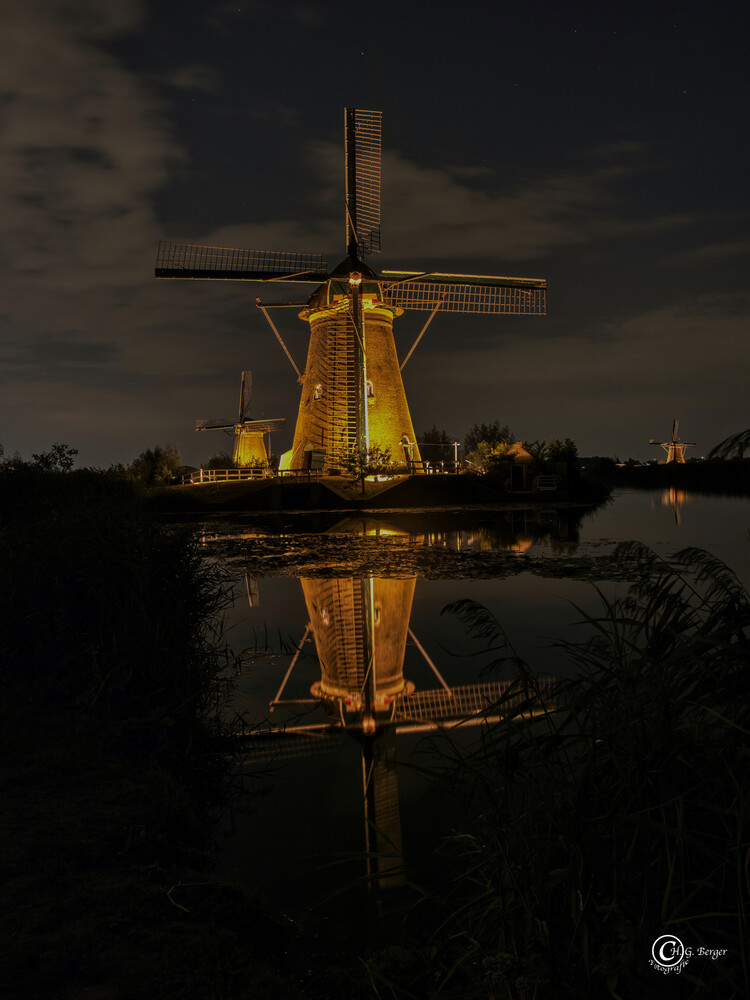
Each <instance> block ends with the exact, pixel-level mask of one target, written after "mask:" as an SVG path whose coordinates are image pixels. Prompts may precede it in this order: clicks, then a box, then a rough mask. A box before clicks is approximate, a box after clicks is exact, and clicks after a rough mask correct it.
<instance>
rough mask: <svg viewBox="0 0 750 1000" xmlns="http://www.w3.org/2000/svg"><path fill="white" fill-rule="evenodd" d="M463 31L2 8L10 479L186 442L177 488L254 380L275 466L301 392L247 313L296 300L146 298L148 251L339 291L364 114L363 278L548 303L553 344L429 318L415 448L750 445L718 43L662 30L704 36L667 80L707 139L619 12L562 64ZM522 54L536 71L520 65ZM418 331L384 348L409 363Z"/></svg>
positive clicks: (165, 287) (294, 9) (564, 49)
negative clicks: (399, 272) (215, 418)
mask: <svg viewBox="0 0 750 1000" xmlns="http://www.w3.org/2000/svg"><path fill="white" fill-rule="evenodd" d="M438 6H440V5H438ZM657 6H658V5H657ZM453 13H454V9H453V8H447V7H445V8H441V9H440V10H435V11H433V14H434V15H435V16H433V18H432V20H431V21H430V25H431V31H433V29H434V32H433V34H432V35H431V41H430V43H429V45H427V44H426V42H425V34H424V32H425V23H424V20H423V18H422V17H421V16H417V13H416V9H415V10H414V11H412V10H411V9H410V8H405V9H404V10H403V11H402V12H401V15H400V17H399V19H397V20H398V23H395V22H393V23H391V24H390V26H389V27H388V30H386V31H385V32H384V33H382V35H380V36H378V39H377V44H375V43H374V36H373V34H372V31H371V30H370V28H371V26H372V25H374V24H376V23H377V18H376V15H375V12H373V11H370V10H368V11H360V10H359V9H356V8H353V9H352V10H351V11H348V12H347V13H346V15H345V16H341V15H340V12H339V11H338V9H337V8H336V7H335V6H334V5H332V4H330V5H329V4H316V3H309V4H306V3H299V4H291V5H277V6H276V7H273V6H270V5H266V4H261V3H257V2H253V3H249V4H246V3H242V2H241V0H238V2H236V3H231V4H230V3H227V4H220V3H212V4H210V5H204V4H201V3H198V2H195V0H186V2H185V4H184V5H183V6H182V7H181V9H180V15H179V16H177V17H175V16H173V15H172V13H171V12H167V9H166V7H164V6H161V5H157V4H155V3H148V2H145V0H144V2H142V3H139V2H135V0H109V2H107V3H98V2H95V0H69V2H60V0H39V2H35V3H33V4H30V3H28V2H21V0H6V3H5V4H4V5H3V12H2V18H3V25H2V27H3V33H4V41H5V43H6V44H5V46H4V58H3V60H2V62H0V216H1V217H2V219H3V236H4V240H3V245H2V251H1V252H2V271H1V272H0V280H1V281H2V300H1V301H2V308H3V317H2V318H1V319H0V337H1V338H2V343H0V351H1V352H2V353H0V357H1V358H2V360H3V364H4V369H5V372H6V380H5V384H4V388H3V393H2V398H1V399H0V420H2V426H3V428H4V430H3V437H2V440H3V444H4V445H5V447H6V450H11V451H12V450H15V448H19V449H20V450H21V451H23V452H25V453H27V454H28V453H30V452H31V451H39V450H41V449H43V448H46V447H48V446H49V444H50V443H51V442H52V441H53V440H60V439H63V438H64V439H66V440H68V442H69V443H70V444H72V445H73V446H75V447H78V448H79V450H80V458H81V460H82V461H83V462H94V463H96V464H107V463H108V462H109V461H117V460H129V459H130V458H132V457H133V456H134V455H135V454H137V453H138V451H140V450H142V449H143V448H144V447H146V446H149V445H152V444H154V443H156V442H159V441H161V442H165V441H167V440H176V441H178V443H179V444H180V447H181V448H182V449H183V452H184V454H185V455H186V457H188V458H193V460H197V459H198V458H199V457H201V455H203V457H205V455H206V454H207V453H208V449H210V448H211V444H210V442H207V441H206V440H205V436H204V437H203V438H202V439H198V438H197V437H196V436H195V435H194V434H193V432H192V427H193V426H194V421H195V419H196V417H200V416H211V415H214V414H221V413H222V412H226V411H227V409H228V402H227V400H228V399H229V398H230V397H231V398H233V397H234V394H235V392H236V377H237V373H238V372H239V371H240V370H242V369H243V368H252V369H253V372H254V386H255V388H254V393H255V395H254V400H257V404H258V406H259V407H262V408H263V409H264V410H265V412H266V413H271V412H272V413H273V415H274V416H287V418H288V427H289V435H291V426H292V424H293V418H294V415H295V407H296V404H297V400H298V388H297V385H296V380H295V378H294V376H293V374H291V373H290V371H291V370H290V367H289V365H288V362H287V361H286V359H285V358H284V356H283V354H282V352H281V350H280V348H279V347H278V345H277V344H276V342H275V340H274V338H273V336H272V334H271V333H270V332H269V331H268V329H267V327H266V325H265V322H264V320H263V318H262V316H261V315H260V314H259V313H258V311H257V310H256V309H255V308H254V299H255V295H256V294H261V295H262V296H263V297H264V298H266V299H268V298H270V297H273V298H276V299H282V298H286V299H287V300H289V299H293V300H296V299H297V298H299V297H300V296H301V290H300V289H298V288H296V287H292V288H287V287H285V286H275V287H273V289H269V288H267V287H262V288H258V287H257V286H253V285H248V286H244V285H243V284H242V283H233V282H217V283H212V282H179V281H174V282H156V281H154V279H153V264H154V258H155V248H156V245H157V243H158V241H159V240H160V239H162V238H170V239H180V238H186V239H189V240H191V241H194V242H198V243H210V244H214V245H219V246H238V247H249V248H260V249H284V250H292V251H295V250H297V251H320V252H322V253H323V254H324V255H325V256H326V257H327V258H328V260H329V261H330V262H331V263H332V264H335V263H337V262H338V261H339V260H340V259H341V258H342V257H343V255H344V181H343V159H344V156H343V139H342V136H341V119H342V115H341V106H343V105H344V104H349V105H352V104H357V105H358V106H361V107H374V108H383V109H384V111H385V116H384V137H385V153H384V157H383V246H384V253H383V255H382V256H381V257H379V258H375V259H374V260H373V264H374V266H376V267H378V266H382V267H389V266H391V267H397V266H399V265H403V266H405V267H411V266H413V267H418V266H420V265H422V264H424V265H426V266H437V265H438V264H440V265H442V266H443V267H444V268H445V269H448V268H450V269H453V270H456V271H459V272H473V271H481V272H487V273H510V274H525V275H530V276H537V275H539V276H545V277H547V278H548V279H549V283H550V299H549V301H550V315H549V317H548V318H547V319H546V320H539V321H530V320H525V319H506V318H502V317H500V318H495V317H491V318H487V317H473V316H468V317H464V316H458V317H456V316H452V317H447V316H438V317H437V318H436V320H435V322H434V323H433V325H432V327H431V328H430V330H429V331H428V334H427V335H426V337H425V340H424V342H423V343H422V344H421V345H420V347H419V349H418V350H417V353H416V354H415V356H414V358H413V360H412V361H410V363H409V365H408V367H407V369H406V371H405V374H406V383H407V392H408V394H409V399H410V404H411V406H412V408H413V413H414V418H415V423H416V424H417V425H418V426H421V427H427V426H431V425H432V424H433V423H438V424H441V423H445V424H446V427H447V428H448V429H449V430H450V433H452V434H455V435H457V436H462V435H463V433H464V431H465V429H466V428H467V427H468V426H470V425H471V424H472V423H474V422H476V421H477V420H483V419H484V420H493V419H495V418H498V419H501V420H502V421H503V422H508V423H510V424H511V426H512V427H513V428H514V430H515V431H516V433H517V434H519V435H520V436H524V437H530V438H534V437H549V436H552V435H554V436H565V435H569V436H572V437H574V438H575V439H576V440H577V441H578V442H579V447H581V449H582V450H583V451H584V452H599V453H606V452H614V451H618V452H620V453H633V454H641V455H645V454H646V453H647V450H648V449H647V445H645V442H646V441H647V440H648V437H649V436H654V435H658V434H659V433H661V432H660V430H659V421H660V420H661V421H662V422H663V423H664V424H665V426H667V425H671V420H672V418H673V417H674V416H675V415H677V416H680V417H681V419H682V421H683V423H682V425H681V426H683V427H684V428H685V432H686V434H689V435H690V437H691V439H694V440H702V435H706V436H708V437H709V442H708V443H715V441H711V440H710V435H711V434H712V433H713V436H714V437H715V439H716V440H718V439H719V438H720V437H722V436H725V434H726V433H730V432H731V431H733V430H736V429H739V428H741V427H742V426H746V413H745V412H744V411H745V409H746V406H745V403H744V400H745V397H746V389H745V387H744V385H743V372H745V371H746V369H747V361H748V360H749V358H748V348H747V337H746V334H745V330H746V328H747V319H748V315H747V314H748V301H747V298H746V297H745V295H746V265H745V262H744V261H745V257H746V255H747V253H748V250H750V244H748V242H747V240H746V239H745V236H744V229H745V222H744V220H746V217H747V212H748V210H749V209H748V206H747V205H746V204H744V205H743V203H742V197H743V187H742V186H741V185H738V184H737V183H734V184H732V183H731V180H732V178H734V179H735V180H736V178H740V177H742V176H743V171H744V170H745V167H746V162H745V154H744V153H743V151H742V150H741V149H740V148H739V147H738V144H737V143H736V141H735V140H733V139H732V138H731V136H730V134H729V132H726V129H725V127H724V126H725V124H726V123H731V122H734V123H735V126H736V121H737V120H738V119H737V116H736V115H732V114H730V110H731V109H728V108H727V105H728V104H731V103H732V101H733V100H734V98H732V96H731V95H732V91H730V90H729V89H727V87H728V84H729V82H731V81H730V80H729V78H728V77H727V76H726V73H731V72H734V71H733V70H732V66H733V63H732V61H731V59H729V58H728V55H727V53H726V51H725V49H726V46H727V45H728V44H730V42H731V41H732V39H727V38H726V37H725V36H724V35H722V34H721V33H719V35H717V36H716V38H714V39H713V41H712V36H711V34H710V32H711V31H712V30H713V27H712V25H713V23H714V22H713V20H710V23H709V22H704V21H703V20H701V19H699V18H697V16H696V17H693V15H690V14H689V12H682V14H681V16H680V24H681V31H683V32H686V33H687V32H688V31H689V30H691V26H692V30H693V35H691V36H690V38H691V41H690V44H689V45H688V44H687V43H686V45H685V50H684V51H685V52H693V51H695V52H699V53H700V54H701V60H702V62H701V63H700V65H699V64H698V63H696V62H695V60H693V59H686V58H685V59H683V57H682V56H680V60H679V71H680V73H681V74H682V73H684V74H688V73H692V74H696V73H698V71H699V70H700V74H701V80H702V81H704V82H703V91H702V94H703V97H702V100H703V102H704V105H705V109H706V110H705V112H704V113H703V116H702V118H701V116H700V113H699V112H700V105H699V104H697V103H693V104H691V105H690V107H689V108H688V107H687V106H685V105H684V103H679V104H678V103H674V102H676V101H677V100H678V97H679V101H680V102H683V100H684V97H683V95H682V94H681V90H682V89H686V88H678V87H677V84H676V83H674V81H671V82H670V79H671V78H670V73H672V72H673V67H672V68H670V66H671V65H672V64H668V63H665V64H664V65H662V63H663V61H664V58H665V57H664V51H666V50H660V39H661V35H660V34H659V32H660V31H661V30H662V28H663V25H662V24H661V21H662V16H661V15H660V14H659V15H658V16H657V13H653V12H652V13H649V14H648V18H647V20H648V24H649V25H650V28H649V32H648V45H647V46H645V45H644V53H645V55H646V57H647V65H645V66H644V67H643V70H642V71H641V70H636V69H634V67H637V66H638V63H637V61H636V59H635V56H636V54H637V49H638V41H639V38H640V37H641V33H642V27H639V21H638V17H637V15H636V13H634V12H633V11H632V10H630V9H629V17H628V22H627V25H623V28H622V30H623V32H625V31H629V32H630V34H629V35H628V38H627V42H626V40H625V39H622V40H619V39H618V40H617V41H616V42H613V40H612V39H611V38H610V37H609V34H607V36H606V39H605V36H604V34H601V32H604V31H605V28H604V27H603V26H602V25H600V24H599V22H600V20H601V21H602V23H604V22H607V20H608V17H609V15H608V14H606V12H605V11H604V9H603V8H602V9H601V10H599V9H598V10H597V16H596V19H595V20H594V21H590V20H587V19H582V20H581V24H582V25H583V24H584V21H585V31H584V27H581V32H579V34H578V35H577V36H576V38H575V40H574V37H573V34H572V33H571V31H572V29H571V28H570V25H568V26H567V28H565V25H564V23H563V22H564V21H565V16H563V12H562V10H557V9H555V11H553V12H552V15H551V21H550V22H547V21H545V22H544V23H542V24H539V25H530V22H529V18H530V17H531V14H530V13H524V11H523V10H521V9H520V8H519V9H518V10H516V9H513V10H508V11H505V12H504V13H503V15H502V19H503V23H502V27H503V29H504V31H503V33H502V34H500V33H498V32H497V31H496V30H494V29H495V28H497V23H496V20H493V18H494V15H487V13H486V12H484V13H483V23H485V22H486V28H487V30H486V31H485V32H474V33H472V35H471V37H470V38H469V37H463V36H462V38H461V39H457V38H456V37H455V35H456V32H455V27H454V25H455V19H454V18H453V17H450V18H448V17H446V15H447V14H451V15H452V14H453ZM439 15H442V19H441V16H439ZM605 15H606V16H605ZM552 22H554V23H552ZM530 26H531V27H538V29H539V30H538V31H535V33H534V35H533V38H534V45H533V46H531V45H529V46H527V47H519V43H518V38H524V39H526V38H530V37H531V35H529V34H528V33H527V34H524V33H523V30H527V29H528V28H529V27H530ZM628 26H630V27H628ZM563 28H565V30H564V31H563ZM607 30H608V29H607ZM665 30H666V29H665ZM670 30H672V29H670ZM717 30H718V29H717ZM597 32H599V33H600V34H597ZM581 33H583V34H585V35H586V39H587V40H586V41H585V42H584V41H583V40H582V39H581V37H580V35H581ZM548 35H549V37H547V36H548ZM363 39H366V41H367V44H365V42H364V41H363ZM597 39H598V40H599V41H600V42H601V41H606V42H607V44H606V46H605V47H604V49H605V50H606V53H609V57H611V66H608V64H607V62H606V58H605V56H604V55H602V54H601V52H599V50H598V49H597ZM670 39H671V36H670ZM661 40H662V41H663V39H661ZM699 41H700V42H701V44H700V45H698V42H699ZM719 41H720V42H721V45H718V42H719ZM359 42H362V44H359ZM670 44H672V42H671V41H670ZM674 44H675V45H677V43H674ZM678 48H679V45H678ZM669 51H671V50H669ZM680 51H682V50H680ZM717 52H718V53H722V56H721V58H722V60H724V61H722V62H721V63H720V62H719V61H718V60H717V57H716V53H717ZM490 56H491V57H492V58H490ZM595 57H596V58H595ZM696 67H697V68H696ZM701 67H702V68H701ZM710 67H713V68H714V69H715V70H716V74H717V81H718V82H717V83H716V84H712V83H711V78H710V74H708V68H710ZM624 69H628V71H629V73H628V74H625V73H624ZM648 80H654V81H657V82H658V84H659V85H658V87H657V88H656V89H655V90H653V92H652V93H649V92H648V89H647V88H646V86H645V82H644V81H648ZM516 84H519V85H518V86H516ZM712 87H713V88H714V89H711V88H712ZM678 90H679V91H680V93H679V95H678V96H675V95H677V92H678ZM673 91H674V95H673ZM670 102H672V103H670ZM714 112H715V113H714ZM722 123H724V124H722ZM722 130H723V131H722ZM725 132H726V135H725ZM701 137H702V138H701ZM722 137H724V138H722ZM722 143H723V144H724V146H722ZM709 146H710V149H709V148H708V147H709ZM730 146H731V148H732V156H731V157H730V156H728V155H724V156H722V155H721V149H722V148H725V147H726V148H729V147H730ZM735 147H737V148H735ZM170 193H172V194H173V197H172V198H171V200H169V212H166V210H165V209H164V205H165V204H166V200H167V197H166V196H167V195H168V194H170ZM743 213H744V214H743ZM167 220H168V221H167ZM307 291H308V292H309V291H310V290H309V289H307ZM303 294H304V293H303ZM424 318H425V317H424V316H423V315H421V314H412V315H409V314H407V315H405V316H404V317H402V318H401V319H399V320H398V321H397V324H396V329H397V340H398V343H399V346H400V347H403V349H406V348H408V346H409V344H410V343H411V340H412V339H413V337H414V336H416V332H418V330H419V328H420V327H421V324H422V322H423V320H424ZM279 324H280V326H281V328H282V332H283V335H284V336H285V338H288V340H289V343H290V346H291V348H292V350H293V353H294V354H295V357H296V358H297V360H298V362H300V363H302V362H303V359H304V354H305V347H306V338H305V327H304V325H303V324H302V322H301V321H299V320H298V319H297V318H296V316H295V315H294V310H289V311H288V312H284V313H281V314H280V316H279ZM40 399H43V400H44V401H45V406H44V408H41V407H39V405H38V400H40ZM712 408H713V411H716V412H715V413H714V414H713V415H712ZM691 410H692V411H693V412H694V413H696V414H700V420H701V422H702V426H701V427H691V426H690V413H691ZM718 411H720V413H719V412H718ZM732 421H736V422H737V427H734V426H731V422H732ZM727 424H729V425H728V426H727ZM720 425H721V426H720ZM7 428H13V432H12V435H11V436H9V433H8V430H7ZM201 449H203V450H202V451H201Z"/></svg>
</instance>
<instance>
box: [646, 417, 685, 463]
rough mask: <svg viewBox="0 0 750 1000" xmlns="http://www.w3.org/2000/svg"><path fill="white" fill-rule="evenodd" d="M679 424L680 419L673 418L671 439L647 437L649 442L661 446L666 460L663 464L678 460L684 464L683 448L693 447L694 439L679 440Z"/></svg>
mask: <svg viewBox="0 0 750 1000" xmlns="http://www.w3.org/2000/svg"><path fill="white" fill-rule="evenodd" d="M679 426H680V421H679V420H677V419H675V421H674V423H673V424H672V440H671V441H657V440H656V439H655V438H649V441H648V443H649V444H658V445H659V447H660V448H663V449H664V451H666V453H667V461H666V462H665V465H668V464H669V463H670V462H678V463H680V464H681V465H684V464H685V449H686V448H695V441H680V437H679V434H678V428H679Z"/></svg>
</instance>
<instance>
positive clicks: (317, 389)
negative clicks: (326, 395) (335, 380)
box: [313, 382, 323, 399]
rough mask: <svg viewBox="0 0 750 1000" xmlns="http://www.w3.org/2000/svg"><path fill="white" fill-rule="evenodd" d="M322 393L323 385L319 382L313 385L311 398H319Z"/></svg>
mask: <svg viewBox="0 0 750 1000" xmlns="http://www.w3.org/2000/svg"><path fill="white" fill-rule="evenodd" d="M322 395H323V386H322V385H321V383H320V382H318V384H317V385H316V386H315V392H314V393H313V399H320V398H321V397H322Z"/></svg>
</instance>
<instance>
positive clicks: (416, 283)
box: [383, 271, 547, 316]
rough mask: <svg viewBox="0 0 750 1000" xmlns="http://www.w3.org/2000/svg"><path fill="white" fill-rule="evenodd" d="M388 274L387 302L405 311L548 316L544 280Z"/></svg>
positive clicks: (464, 275)
mask: <svg viewBox="0 0 750 1000" xmlns="http://www.w3.org/2000/svg"><path fill="white" fill-rule="evenodd" d="M408 274H409V272H402V271H384V272H383V277H384V278H385V279H386V280H387V279H390V278H391V277H392V276H393V277H394V279H395V280H393V281H392V282H391V283H389V284H385V283H384V284H383V300H384V302H386V303H387V304H388V305H392V306H400V307H401V308H402V309H434V308H435V306H437V305H439V306H440V308H441V310H443V311H444V312H461V313H495V314H501V315H505V316H544V315H546V312H547V283H546V281H545V280H544V279H543V278H502V277H493V276H492V275H478V274H415V276H414V278H410V277H402V275H404V276H405V275H408Z"/></svg>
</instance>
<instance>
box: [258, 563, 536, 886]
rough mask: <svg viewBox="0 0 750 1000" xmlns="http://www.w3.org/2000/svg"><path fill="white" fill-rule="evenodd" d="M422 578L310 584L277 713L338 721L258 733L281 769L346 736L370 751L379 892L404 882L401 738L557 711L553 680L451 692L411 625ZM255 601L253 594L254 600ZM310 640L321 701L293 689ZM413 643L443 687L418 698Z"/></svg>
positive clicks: (365, 772)
mask: <svg viewBox="0 0 750 1000" xmlns="http://www.w3.org/2000/svg"><path fill="white" fill-rule="evenodd" d="M416 579H417V578H416V576H412V577H408V578H401V579H398V578H383V577H374V576H365V577H343V578H342V577H338V578H320V577H315V578H310V577H308V578H303V579H302V580H301V584H302V590H303V593H304V599H305V604H306V608H307V612H308V615H309V620H308V624H307V626H306V628H305V633H304V635H303V637H302V640H301V641H300V643H299V644H298V646H297V649H296V652H295V654H294V657H293V658H292V661H291V663H290V665H289V668H288V669H287V672H286V675H285V677H284V678H283V680H282V682H281V685H280V686H279V689H278V691H277V692H276V695H275V697H274V698H273V699H272V701H271V709H272V710H273V709H275V708H277V707H279V706H286V707H292V708H298V709H303V708H310V707H311V706H313V705H320V706H322V707H323V708H324V709H325V710H326V712H327V714H328V716H329V721H328V722H327V723H317V724H313V725H304V724H302V725H300V724H297V725H290V726H285V727H279V728H277V729H274V728H271V729H266V730H263V731H258V732H256V733H255V734H254V738H253V740H252V741H251V745H250V747H249V751H248V752H249V754H250V757H251V759H258V760H269V759H270V760H272V761H273V760H282V759H284V758H288V757H290V756H299V755H307V754H312V753H316V752H321V751H326V750H329V749H331V748H332V747H331V744H332V743H333V742H335V741H336V740H337V739H341V738H343V737H344V736H345V735H346V736H349V737H352V738H354V739H356V740H357V741H358V742H359V743H360V745H361V748H362V749H361V757H362V801H363V811H364V828H365V856H366V863H367V875H368V881H369V885H370V886H371V887H372V888H375V887H380V888H384V887H391V886H396V885H398V884H400V883H401V882H402V881H403V857H402V846H401V844H402V842H401V820H400V813H399V795H398V778H397V754H396V746H395V742H396V741H395V740H393V739H392V737H393V736H398V735H400V734H407V733H427V732H429V731H434V730H437V729H440V728H451V727H456V726H472V725H483V724H491V723H493V722H497V721H498V720H499V719H500V718H501V717H506V718H507V717H508V716H511V717H515V716H517V715H520V714H521V713H523V715H525V716H528V715H530V714H537V713H541V712H542V711H544V710H545V708H546V709H549V707H550V705H551V701H550V699H551V696H552V678H545V679H543V680H542V682H541V684H540V685H539V686H537V688H536V690H535V691H534V692H530V691H527V690H524V689H523V686H522V685H520V684H519V683H518V681H486V682H483V683H476V684H466V685H460V686H450V685H449V684H448V683H447V682H446V681H445V679H444V677H443V676H442V674H441V673H440V671H439V670H438V668H437V666H436V665H435V663H434V662H433V660H432V659H431V658H430V656H429V655H428V654H427V652H426V650H425V649H424V647H423V646H422V644H421V643H420V641H419V639H418V638H417V636H416V635H415V634H414V632H413V630H412V629H411V627H410V617H411V609H412V601H413V597H414V589H415V585H416ZM254 593H255V594H257V591H255V590H254V587H253V586H249V587H248V596H250V595H252V594H254ZM310 635H312V637H313V639H314V642H315V649H316V653H317V659H318V662H319V665H320V679H319V680H316V681H315V683H314V684H313V685H312V687H311V691H310V694H311V695H312V698H311V699H289V700H285V699H284V698H283V695H284V690H285V688H286V686H287V683H288V681H289V679H290V677H291V675H292V672H293V671H294V668H295V665H296V663H297V661H298V658H299V656H300V655H301V653H302V652H303V649H304V646H305V644H306V642H307V640H308V637H309V636H310ZM409 640H410V641H411V642H412V643H413V645H414V646H415V647H416V648H417V650H418V651H419V653H420V654H421V656H422V657H423V658H424V660H425V662H426V663H427V664H428V666H429V668H430V670H431V671H432V673H433V674H434V676H435V678H436V679H437V681H438V686H436V687H433V688H430V689H425V690H418V689H417V688H416V687H415V684H414V683H413V682H412V681H411V680H407V679H406V678H405V677H404V658H405V654H406V646H407V642H408V641H409ZM537 696H541V700H536V699H537Z"/></svg>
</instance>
